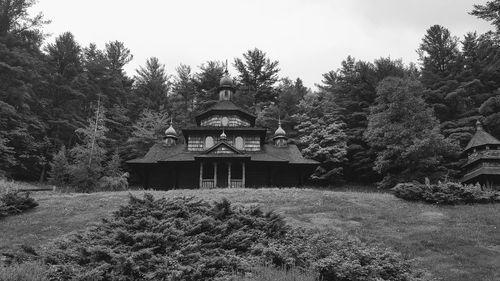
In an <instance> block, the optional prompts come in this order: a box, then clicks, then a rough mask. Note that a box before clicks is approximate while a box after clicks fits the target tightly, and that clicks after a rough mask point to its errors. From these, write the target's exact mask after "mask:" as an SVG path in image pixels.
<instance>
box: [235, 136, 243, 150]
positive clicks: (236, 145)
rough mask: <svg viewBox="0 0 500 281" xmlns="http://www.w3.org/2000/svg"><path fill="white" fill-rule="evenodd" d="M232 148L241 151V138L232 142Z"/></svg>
mask: <svg viewBox="0 0 500 281" xmlns="http://www.w3.org/2000/svg"><path fill="white" fill-rule="evenodd" d="M234 147H236V149H239V150H242V149H243V138H242V137H236V139H235V140H234Z"/></svg>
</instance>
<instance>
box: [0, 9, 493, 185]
mask: <svg viewBox="0 0 500 281" xmlns="http://www.w3.org/2000/svg"><path fill="white" fill-rule="evenodd" d="M34 2H35V1H34V0H0V23H1V24H0V81H1V82H0V155H1V157H0V174H1V175H3V176H5V177H9V178H14V179H21V180H46V179H49V178H50V179H52V180H55V181H57V182H65V183H68V182H70V183H71V184H74V185H78V186H81V187H82V189H85V187H88V186H96V185H104V186H114V185H116V184H118V183H119V182H122V181H123V180H124V179H123V178H122V177H121V176H120V175H121V174H122V173H123V171H122V170H123V168H124V167H123V160H124V159H125V160H128V159H132V158H135V157H140V156H142V155H143V154H144V153H145V152H146V151H147V150H148V149H149V147H150V146H151V145H152V144H153V143H155V142H157V141H159V140H161V138H162V134H163V132H164V130H165V129H166V128H167V127H168V125H169V123H170V120H172V122H173V123H174V124H175V127H176V129H180V128H182V127H187V126H190V125H194V116H195V115H196V114H198V113H200V112H202V111H204V110H206V109H207V108H208V107H210V106H211V105H213V104H214V103H215V102H217V100H218V93H217V87H218V85H219V80H220V78H221V77H222V76H223V75H224V71H225V68H226V65H225V63H223V62H221V61H207V62H205V63H202V64H201V65H199V66H197V67H196V68H192V67H191V66H188V65H184V64H181V65H179V66H178V67H177V68H176V70H175V73H172V74H169V73H167V72H166V70H165V65H164V64H162V63H161V62H160V61H159V59H158V58H156V57H151V58H149V59H148V60H147V61H146V62H145V64H144V65H143V66H140V67H139V68H138V69H137V70H136V72H135V74H134V75H133V76H129V75H128V74H127V73H126V72H125V71H124V67H125V66H126V65H127V64H128V63H129V62H130V61H131V60H132V59H133V54H132V52H131V50H129V49H128V48H127V47H126V46H125V44H124V43H122V42H119V41H110V42H108V43H107V44H105V46H104V48H102V49H100V48H98V47H97V46H96V45H95V44H90V45H88V46H82V45H81V44H79V43H78V42H77V40H76V39H75V36H74V35H73V34H72V33H70V32H66V33H63V34H61V35H59V36H57V37H56V38H55V39H54V40H52V41H49V40H47V36H46V35H45V34H44V33H43V26H44V24H46V23H47V22H48V21H47V20H45V19H44V17H43V15H42V14H38V15H34V16H33V15H30V14H29V13H28V12H27V9H28V8H29V7H31V6H32V5H33V4H34ZM499 6H500V1H499V0H495V1H491V2H487V3H486V4H485V5H474V7H473V8H472V11H471V12H470V13H471V14H472V15H475V16H477V17H479V18H482V19H485V20H487V21H490V22H491V23H492V24H493V27H494V29H495V30H493V31H490V32H487V33H484V34H477V33H474V32H471V33H468V34H465V35H464V36H463V38H458V37H456V36H453V35H452V33H451V31H450V30H448V29H447V28H445V27H443V26H439V25H434V26H431V27H430V28H429V29H427V30H426V31H425V33H424V36H423V38H422V41H421V44H420V46H418V54H419V64H418V65H417V64H414V63H409V64H405V63H404V62H403V61H402V60H394V59H391V58H380V59H377V60H375V61H373V62H367V61H360V60H356V59H355V58H353V57H351V56H348V57H347V58H346V59H345V60H344V61H343V62H342V64H341V66H340V67H339V68H338V69H336V70H332V71H329V72H327V73H325V74H324V75H323V80H322V81H321V82H320V83H319V84H318V90H316V91H312V90H311V89H309V88H307V87H305V86H304V85H303V83H302V80H301V79H300V78H296V79H290V78H287V77H282V76H280V68H279V62H278V61H276V60H272V59H271V58H269V57H268V55H267V54H266V52H264V51H262V50H260V49H257V48H254V49H250V50H248V51H246V52H244V53H243V54H242V56H241V57H239V58H235V59H234V60H233V61H232V65H233V66H234V68H235V69H236V75H235V78H236V79H235V80H236V85H237V92H236V94H235V96H234V99H233V101H234V102H235V103H236V104H237V105H239V106H241V107H243V108H245V109H247V110H249V111H252V112H255V113H256V115H257V125H258V126H262V127H265V128H269V134H270V135H272V132H273V129H274V128H276V127H277V123H278V119H279V118H280V119H281V120H282V123H283V126H284V128H285V130H286V131H287V133H288V136H289V137H290V141H291V142H293V143H296V144H297V145H298V146H299V148H300V149H301V150H302V152H303V153H304V155H306V156H307V157H310V158H313V159H316V160H318V161H320V162H321V165H320V167H319V168H318V169H317V170H316V172H315V173H314V175H313V178H314V179H315V180H318V181H321V182H323V183H333V182H335V181H339V180H345V181H361V182H367V183H372V182H379V184H380V186H383V187H386V186H392V185H393V184H394V183H397V182H400V181H403V180H404V181H408V180H422V179H423V178H424V177H429V178H431V179H440V178H443V177H449V178H454V177H455V178H456V177H457V176H458V175H459V167H460V164H461V161H463V159H461V158H460V150H461V148H463V147H464V146H465V145H466V143H467V142H468V140H469V139H470V138H471V136H472V134H473V133H474V131H475V127H474V124H475V122H476V120H481V121H482V122H483V124H484V126H485V127H486V128H488V130H489V131H490V132H491V133H492V134H493V135H494V136H496V137H500V90H499V89H500V79H498V77H500V76H499V74H500V73H499V69H500V48H499V44H500V39H499V36H498V34H499V30H500V17H499V16H498V14H499V10H500V9H499V8H498V7H499ZM181 141H182V140H181ZM64 167H66V168H64ZM68 167H69V168H68ZM54 171H59V172H57V173H55V172H54ZM89 179H91V180H92V182H88V181H89ZM102 179H105V180H102ZM117 182H118V183H117Z"/></svg>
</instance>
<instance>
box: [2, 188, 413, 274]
mask: <svg viewBox="0 0 500 281" xmlns="http://www.w3.org/2000/svg"><path fill="white" fill-rule="evenodd" d="M25 252H26V251H25ZM28 252H30V253H24V254H18V256H17V257H15V258H13V259H12V261H13V262H22V261H38V262H41V263H42V264H44V265H45V266H47V267H48V268H50V270H49V271H48V272H47V274H48V276H49V278H50V279H51V280H186V281H191V280H193V281H194V280H240V279H237V278H243V279H241V280H294V279H289V278H285V277H286V276H287V274H289V273H291V274H292V275H288V276H290V278H295V277H297V276H304V278H309V279H303V280H314V279H317V278H319V279H321V280H325V281H328V280H339V281H348V280H360V281H362V280H400V281H404V280H421V279H420V278H419V276H420V275H419V273H418V272H414V271H413V270H412V268H411V264H410V262H409V261H407V260H405V259H404V258H402V257H401V256H400V255H399V254H398V253H396V252H394V251H392V250H390V249H386V248H382V247H378V246H374V245H367V244H365V243H362V242H361V241H360V240H358V239H356V238H352V237H347V236H346V235H344V234H341V233H336V232H319V231H313V230H309V231H306V230H303V229H293V228H290V227H289V226H287V225H286V224H285V222H284V220H283V218H282V217H281V216H279V215H277V214H275V213H273V212H263V211H262V210H261V209H260V208H258V207H243V206H239V205H232V204H231V203H230V202H229V201H227V200H225V199H224V200H222V201H220V202H215V203H209V202H207V201H203V200H200V199H196V198H193V197H178V198H170V199H165V198H162V199H157V200H155V199H154V198H153V196H152V195H151V194H145V195H144V198H142V199H140V198H136V197H133V196H130V202H129V204H128V205H126V206H122V207H120V209H119V210H118V211H117V212H115V213H114V214H113V216H112V217H111V218H109V219H105V220H103V221H102V222H101V223H99V224H97V225H96V226H94V227H91V228H89V229H86V230H82V231H78V232H75V233H73V234H70V235H66V236H65V237H63V238H60V239H58V240H56V241H55V242H53V243H52V244H50V245H48V246H47V247H46V248H44V250H43V251H41V252H40V253H36V252H34V251H32V249H29V251H28ZM258 264H266V265H268V268H269V270H267V271H266V272H267V275H265V274H266V273H265V272H262V271H261V272H256V271H255V268H256V267H255V266H256V265H258ZM276 272H281V273H284V274H279V273H276ZM294 272H295V273H294ZM263 274H264V275H263ZM273 274H278V275H280V276H285V277H284V279H283V278H282V279H269V278H271V277H270V276H273ZM235 276H240V277H235ZM266 278H267V279H266ZM310 278H313V279H310ZM296 280H301V279H296Z"/></svg>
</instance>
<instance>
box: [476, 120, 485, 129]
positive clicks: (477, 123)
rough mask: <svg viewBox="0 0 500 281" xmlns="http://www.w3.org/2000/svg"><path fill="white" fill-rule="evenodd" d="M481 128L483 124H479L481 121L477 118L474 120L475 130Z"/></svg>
mask: <svg viewBox="0 0 500 281" xmlns="http://www.w3.org/2000/svg"><path fill="white" fill-rule="evenodd" d="M482 129H483V124H481V121H479V119H478V120H477V121H476V130H482Z"/></svg>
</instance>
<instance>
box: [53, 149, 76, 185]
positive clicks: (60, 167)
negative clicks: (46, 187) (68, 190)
mask: <svg viewBox="0 0 500 281" xmlns="http://www.w3.org/2000/svg"><path fill="white" fill-rule="evenodd" d="M70 176H71V169H70V166H69V162H68V157H67V155H66V147H65V146H64V145H63V146H62V147H61V149H60V150H59V152H57V153H56V154H55V155H54V156H53V157H52V162H51V163H50V174H49V183H51V184H54V185H58V186H66V185H67V184H69V183H70V180H71V178H70Z"/></svg>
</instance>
